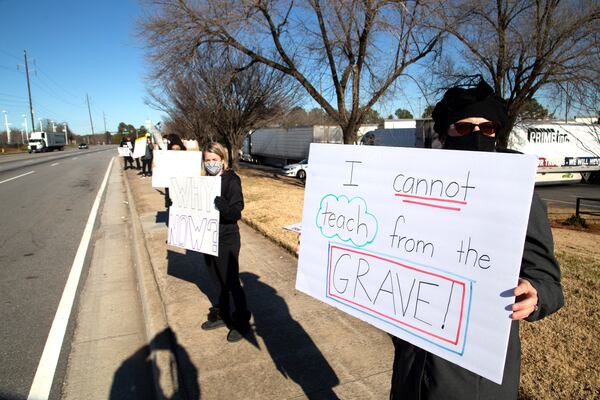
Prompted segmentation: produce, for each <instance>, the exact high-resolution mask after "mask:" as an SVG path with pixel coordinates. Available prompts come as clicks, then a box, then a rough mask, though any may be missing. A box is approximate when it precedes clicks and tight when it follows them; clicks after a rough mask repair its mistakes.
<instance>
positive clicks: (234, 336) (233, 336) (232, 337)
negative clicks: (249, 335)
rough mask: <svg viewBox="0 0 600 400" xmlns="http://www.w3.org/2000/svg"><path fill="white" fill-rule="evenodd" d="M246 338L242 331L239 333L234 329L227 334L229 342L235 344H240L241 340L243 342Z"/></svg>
mask: <svg viewBox="0 0 600 400" xmlns="http://www.w3.org/2000/svg"><path fill="white" fill-rule="evenodd" d="M243 338H244V334H242V333H241V332H240V331H238V330H237V329H232V330H230V331H229V333H228V334H227V341H228V342H229V343H234V342H239V341H240V340H242V339H243Z"/></svg>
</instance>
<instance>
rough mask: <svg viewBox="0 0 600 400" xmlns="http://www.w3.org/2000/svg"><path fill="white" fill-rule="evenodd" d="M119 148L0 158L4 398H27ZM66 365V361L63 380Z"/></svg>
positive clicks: (0, 384)
mask: <svg viewBox="0 0 600 400" xmlns="http://www.w3.org/2000/svg"><path fill="white" fill-rule="evenodd" d="M115 153H116V152H115V151H114V146H111V147H108V146H106V147H97V148H96V149H94V148H92V149H91V150H80V151H71V152H68V151H64V152H60V153H57V152H55V153H48V154H41V155H34V154H31V155H28V154H25V155H21V156H12V155H11V156H3V157H0V205H1V207H0V226H1V229H0V293H1V296H0V318H1V321H2V330H1V333H0V398H2V399H5V398H6V399H26V398H27V395H28V393H29V389H30V386H31V384H32V381H33V377H34V376H35V373H36V369H37V366H38V363H39V359H40V356H41V354H42V351H43V349H44V345H45V342H46V338H47V336H48V332H49V330H50V326H51V324H52V321H53V319H54V315H55V312H56V309H57V307H58V303H59V301H60V298H61V295H62V292H63V289H64V287H65V283H66V280H67V277H68V274H69V271H70V268H71V265H72V264H73V260H74V257H75V254H76V251H77V248H78V246H79V242H80V240H81V236H82V233H83V230H84V227H85V224H86V222H87V219H88V216H89V214H90V210H91V207H92V203H93V201H94V198H95V196H96V194H97V192H98V189H99V187H100V184H101V182H102V179H103V177H104V174H105V172H106V169H107V167H108V164H109V162H110V159H111V158H112V157H113V156H114V155H115ZM32 156H33V157H32ZM4 157H10V158H11V159H5V158H4ZM113 167H118V165H117V164H115V165H114V166H113ZM32 171H33V172H32ZM92 244H93V243H92ZM88 257H89V252H88ZM84 278H85V272H84V273H83V274H82V279H84ZM69 341H70V340H69V338H68V337H67V338H65V341H64V343H67V344H68V343H69ZM63 350H64V347H63ZM67 354H68V353H67ZM61 365H62V367H64V360H62V361H61V362H59V370H57V375H58V376H59V378H58V381H60V374H61V373H64V371H63V372H61V371H60V367H61ZM59 386H60V383H58V384H55V385H54V387H59ZM56 391H57V390H55V389H53V392H52V396H51V397H52V398H56V393H55V392H56Z"/></svg>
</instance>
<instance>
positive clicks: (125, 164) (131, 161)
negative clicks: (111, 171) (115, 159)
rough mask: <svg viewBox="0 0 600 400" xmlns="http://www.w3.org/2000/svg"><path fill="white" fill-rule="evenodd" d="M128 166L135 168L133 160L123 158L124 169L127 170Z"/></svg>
mask: <svg viewBox="0 0 600 400" xmlns="http://www.w3.org/2000/svg"><path fill="white" fill-rule="evenodd" d="M127 164H129V168H133V158H131V157H129V156H127V157H123V169H124V170H125V169H127Z"/></svg>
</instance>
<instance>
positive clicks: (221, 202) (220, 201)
mask: <svg viewBox="0 0 600 400" xmlns="http://www.w3.org/2000/svg"><path fill="white" fill-rule="evenodd" d="M215 207H216V208H217V210H219V211H225V210H226V209H227V201H226V200H225V199H224V198H222V197H221V196H217V197H215Z"/></svg>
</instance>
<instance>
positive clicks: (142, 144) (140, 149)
mask: <svg viewBox="0 0 600 400" xmlns="http://www.w3.org/2000/svg"><path fill="white" fill-rule="evenodd" d="M144 154H146V138H145V137H141V138H137V139H135V147H134V148H133V158H140V157H142V156H143V155H144Z"/></svg>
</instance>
